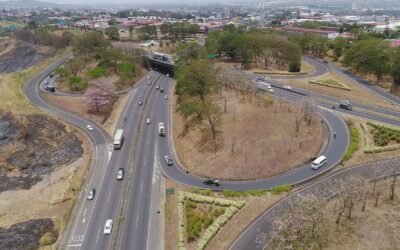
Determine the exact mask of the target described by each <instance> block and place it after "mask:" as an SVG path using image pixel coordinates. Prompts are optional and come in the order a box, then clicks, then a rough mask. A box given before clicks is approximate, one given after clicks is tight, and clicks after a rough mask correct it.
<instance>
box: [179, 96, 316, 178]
mask: <svg viewBox="0 0 400 250" xmlns="http://www.w3.org/2000/svg"><path fill="white" fill-rule="evenodd" d="M221 94H222V97H220V96H219V94H217V95H216V96H215V97H214V98H215V100H218V101H217V102H218V103H219V104H220V105H221V107H222V110H224V99H225V98H226V103H227V104H226V107H227V112H226V113H223V116H222V117H223V118H222V123H221V124H222V125H221V127H220V128H219V130H220V131H221V133H220V138H221V139H220V146H219V149H218V151H217V152H214V150H210V145H211V144H210V143H207V142H206V143H205V142H202V140H201V139H202V133H201V129H200V128H197V129H195V130H193V129H191V130H190V131H189V132H188V133H187V134H186V135H185V136H183V137H182V135H181V133H182V131H184V122H183V118H182V117H181V116H180V115H179V114H178V113H177V112H175V113H174V114H173V125H174V144H175V148H176V150H177V154H178V156H179V159H180V161H181V162H182V164H183V167H185V168H186V169H187V170H189V171H190V172H194V173H196V174H197V175H200V176H206V177H218V178H223V179H233V180H246V179H260V178H265V177H268V176H273V175H277V174H279V173H282V172H285V171H287V170H290V169H292V168H294V167H296V166H299V165H301V164H304V163H305V162H307V161H310V159H311V158H313V157H315V156H316V154H317V153H318V152H319V150H320V149H321V145H322V143H323V138H324V136H323V128H322V125H321V122H320V120H319V118H317V117H314V119H313V120H312V122H311V125H310V126H308V125H307V124H306V123H305V122H301V125H300V129H299V132H296V126H295V120H296V117H300V116H301V115H302V114H303V112H302V109H300V108H299V107H296V106H294V105H292V104H289V103H286V102H282V101H279V100H274V101H273V103H272V104H269V105H264V104H263V103H261V104H258V101H257V99H255V98H253V99H252V101H251V102H250V99H249V97H245V98H243V97H242V96H240V95H237V94H236V93H235V92H234V91H232V90H226V91H225V90H223V91H222V93H221ZM265 95H266V94H262V96H265ZM265 97H266V98H270V99H271V97H268V96H265ZM174 110H175V108H174ZM299 120H302V119H299ZM211 148H213V147H211Z"/></svg>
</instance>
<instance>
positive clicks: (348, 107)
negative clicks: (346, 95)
mask: <svg viewBox="0 0 400 250" xmlns="http://www.w3.org/2000/svg"><path fill="white" fill-rule="evenodd" d="M339 108H341V109H346V110H348V111H351V110H352V109H353V108H352V107H351V104H350V102H349V101H348V100H342V101H339Z"/></svg>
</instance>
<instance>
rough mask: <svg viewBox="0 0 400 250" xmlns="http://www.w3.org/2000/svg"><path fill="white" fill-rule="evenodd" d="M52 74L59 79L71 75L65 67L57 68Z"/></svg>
mask: <svg viewBox="0 0 400 250" xmlns="http://www.w3.org/2000/svg"><path fill="white" fill-rule="evenodd" d="M54 73H55V74H56V75H59V76H60V77H61V78H65V77H68V76H69V75H71V71H69V69H67V68H65V67H59V68H57V69H56V70H55V71H54Z"/></svg>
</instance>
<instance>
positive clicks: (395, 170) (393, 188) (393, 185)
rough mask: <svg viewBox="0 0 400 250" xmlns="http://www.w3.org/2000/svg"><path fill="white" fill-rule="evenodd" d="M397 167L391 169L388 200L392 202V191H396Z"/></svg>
mask: <svg viewBox="0 0 400 250" xmlns="http://www.w3.org/2000/svg"><path fill="white" fill-rule="evenodd" d="M397 174H398V167H397V166H396V167H394V168H393V174H392V181H391V183H390V200H391V201H392V200H394V191H395V190H396V182H397Z"/></svg>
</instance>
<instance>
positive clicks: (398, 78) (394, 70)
mask: <svg viewBox="0 0 400 250" xmlns="http://www.w3.org/2000/svg"><path fill="white" fill-rule="evenodd" d="M391 59H392V60H391V69H390V74H391V76H392V78H393V82H394V83H395V84H396V85H397V86H400V47H397V48H396V49H394V51H393V53H392V56H391Z"/></svg>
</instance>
